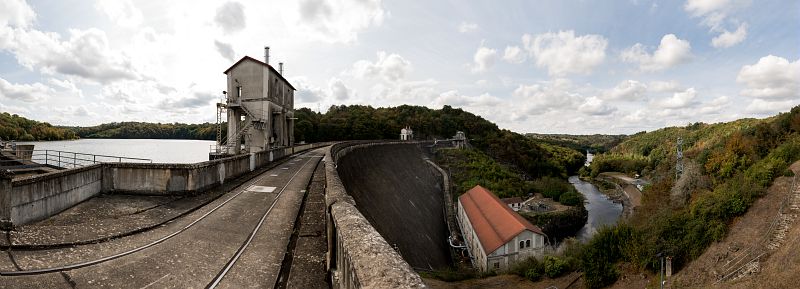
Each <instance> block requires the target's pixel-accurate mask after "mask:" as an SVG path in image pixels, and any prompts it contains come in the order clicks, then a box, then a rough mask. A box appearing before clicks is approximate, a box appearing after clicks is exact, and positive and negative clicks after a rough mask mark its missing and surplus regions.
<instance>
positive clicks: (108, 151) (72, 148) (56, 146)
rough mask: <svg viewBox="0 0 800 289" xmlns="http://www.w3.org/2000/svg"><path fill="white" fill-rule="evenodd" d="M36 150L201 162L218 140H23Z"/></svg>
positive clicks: (165, 160) (168, 161) (163, 160)
mask: <svg viewBox="0 0 800 289" xmlns="http://www.w3.org/2000/svg"><path fill="white" fill-rule="evenodd" d="M20 143H21V144H33V145H35V147H34V149H35V150H60V151H69V152H78V153H86V154H96V155H111V156H121V157H130V158H142V159H152V160H153V162H154V163H197V162H204V161H207V160H208V152H209V146H210V145H213V144H214V143H215V142H214V141H208V140H178V139H79V140H66V141H38V142H20Z"/></svg>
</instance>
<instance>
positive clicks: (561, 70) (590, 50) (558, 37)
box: [522, 30, 608, 76]
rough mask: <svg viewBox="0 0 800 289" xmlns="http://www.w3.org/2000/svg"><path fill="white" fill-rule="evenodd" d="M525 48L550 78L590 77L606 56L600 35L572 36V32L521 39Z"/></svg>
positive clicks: (527, 36)
mask: <svg viewBox="0 0 800 289" xmlns="http://www.w3.org/2000/svg"><path fill="white" fill-rule="evenodd" d="M522 42H523V43H524V47H525V49H526V50H527V51H528V52H529V53H530V55H531V57H532V58H534V59H536V65H537V66H538V67H542V68H547V72H548V73H549V74H550V75H555V76H563V75H566V74H570V73H581V74H589V73H591V71H592V69H594V67H596V66H598V65H600V64H601V63H602V62H603V60H604V59H605V57H606V46H608V40H606V38H604V37H603V36H600V35H594V34H589V35H583V36H578V37H575V32H574V31H572V30H569V31H559V32H558V33H544V34H538V35H534V36H532V35H529V34H525V35H523V36H522Z"/></svg>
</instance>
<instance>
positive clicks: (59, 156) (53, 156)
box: [4, 149, 153, 168]
mask: <svg viewBox="0 0 800 289" xmlns="http://www.w3.org/2000/svg"><path fill="white" fill-rule="evenodd" d="M15 153H28V155H26V156H25V157H23V158H22V159H19V160H11V161H15V162H21V161H29V162H34V163H39V164H43V165H52V166H56V167H62V168H67V167H71V168H76V167H82V166H86V165H91V164H97V163H113V162H117V163H121V162H123V161H124V162H149V163H153V160H152V159H145V158H133V157H123V156H111V155H99V154H89V153H81V152H71V151H62V150H36V149H34V150H22V149H17V150H16V151H15ZM4 162H8V161H4Z"/></svg>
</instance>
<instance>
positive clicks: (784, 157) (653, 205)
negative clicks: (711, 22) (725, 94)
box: [582, 107, 800, 288]
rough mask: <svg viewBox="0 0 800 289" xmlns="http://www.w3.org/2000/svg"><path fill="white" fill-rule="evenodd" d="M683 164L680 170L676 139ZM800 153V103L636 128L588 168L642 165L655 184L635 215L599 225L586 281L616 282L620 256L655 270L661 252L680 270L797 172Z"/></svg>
mask: <svg viewBox="0 0 800 289" xmlns="http://www.w3.org/2000/svg"><path fill="white" fill-rule="evenodd" d="M679 137H680V138H682V139H683V151H684V160H683V163H684V166H685V168H684V172H683V174H682V175H681V177H680V178H679V179H676V177H675V167H676V165H675V164H676V155H677V153H676V147H677V139H678V138H679ZM798 159H800V107H795V108H793V109H792V110H791V111H790V112H787V113H782V114H779V115H777V116H774V117H770V118H766V119H742V120H738V121H734V122H729V123H719V124H703V123H695V124H692V125H689V126H686V127H671V128H664V129H660V130H657V131H653V132H649V133H639V134H636V135H633V136H631V137H630V138H628V139H626V140H624V141H623V142H622V143H620V144H619V145H618V146H616V147H614V148H613V149H611V150H610V151H609V152H608V153H605V154H601V155H597V156H595V159H594V161H593V163H592V166H591V174H593V175H594V174H597V173H599V172H605V171H620V172H625V173H629V174H634V173H639V174H642V175H643V176H644V177H645V178H648V179H650V181H651V183H652V185H650V186H649V187H647V188H645V190H644V192H643V204H642V207H641V208H639V209H638V210H637V211H636V213H635V215H634V216H633V217H632V218H631V221H630V222H629V223H627V224H620V225H618V226H617V227H614V228H609V229H606V230H601V232H599V233H598V235H597V236H596V237H595V238H594V239H593V240H592V241H591V242H590V243H589V244H588V245H587V247H586V249H585V251H584V254H583V257H582V258H583V259H584V261H585V262H584V264H586V265H587V266H585V267H584V268H583V270H584V272H585V277H586V278H585V280H586V284H587V285H588V286H589V287H593V288H594V287H602V286H605V285H608V284H611V283H613V282H614V280H616V277H617V275H618V273H617V271H616V269H615V267H614V265H613V264H614V263H616V262H619V261H622V262H626V263H630V264H633V265H634V266H635V267H637V268H639V269H642V270H644V269H647V270H651V271H654V272H657V268H658V264H659V261H658V258H656V257H655V256H656V255H657V254H658V253H661V252H663V253H664V254H666V255H668V256H671V257H672V258H673V271H680V270H681V269H682V268H684V267H685V266H686V264H688V263H689V262H691V261H692V260H694V259H696V258H698V257H699V256H700V255H701V254H703V253H704V252H705V251H706V248H708V247H709V246H710V245H712V244H714V243H715V242H718V241H721V240H723V238H724V237H725V236H726V235H728V234H729V232H730V225H731V224H733V221H734V220H735V219H736V218H737V217H739V216H742V215H743V214H745V213H746V212H747V211H748V209H749V208H750V206H751V205H752V204H753V203H754V202H756V201H757V200H758V199H759V198H761V197H762V196H764V195H765V193H766V192H767V188H768V187H769V186H770V185H771V184H772V182H773V180H775V179H776V178H777V177H780V176H792V175H793V172H791V171H790V170H788V169H787V168H788V166H789V165H790V164H792V163H793V162H795V161H797V160H798Z"/></svg>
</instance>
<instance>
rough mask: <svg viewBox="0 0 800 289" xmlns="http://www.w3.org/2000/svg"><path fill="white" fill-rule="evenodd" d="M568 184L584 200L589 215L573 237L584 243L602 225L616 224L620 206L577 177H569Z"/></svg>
mask: <svg viewBox="0 0 800 289" xmlns="http://www.w3.org/2000/svg"><path fill="white" fill-rule="evenodd" d="M569 182H570V183H571V184H572V185H573V186H574V187H575V189H577V190H578V192H580V193H581V194H583V197H584V198H586V203H585V204H584V206H585V207H586V210H587V211H588V213H589V218H588V219H587V220H586V225H584V226H583V228H581V229H580V230H579V231H578V233H577V234H576V236H575V237H576V238H577V239H578V240H581V242H586V241H588V240H589V239H590V238H591V237H592V236H593V235H594V234H595V233H597V229H600V227H602V226H603V225H613V224H615V223H616V222H617V220H618V219H619V217H620V215H621V214H622V204H618V203H614V202H612V201H611V200H609V199H608V197H607V196H606V195H604V194H603V193H601V192H600V191H599V190H598V189H597V187H595V186H594V185H592V184H591V183H588V182H584V181H583V180H581V179H580V178H578V176H572V177H569Z"/></svg>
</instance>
